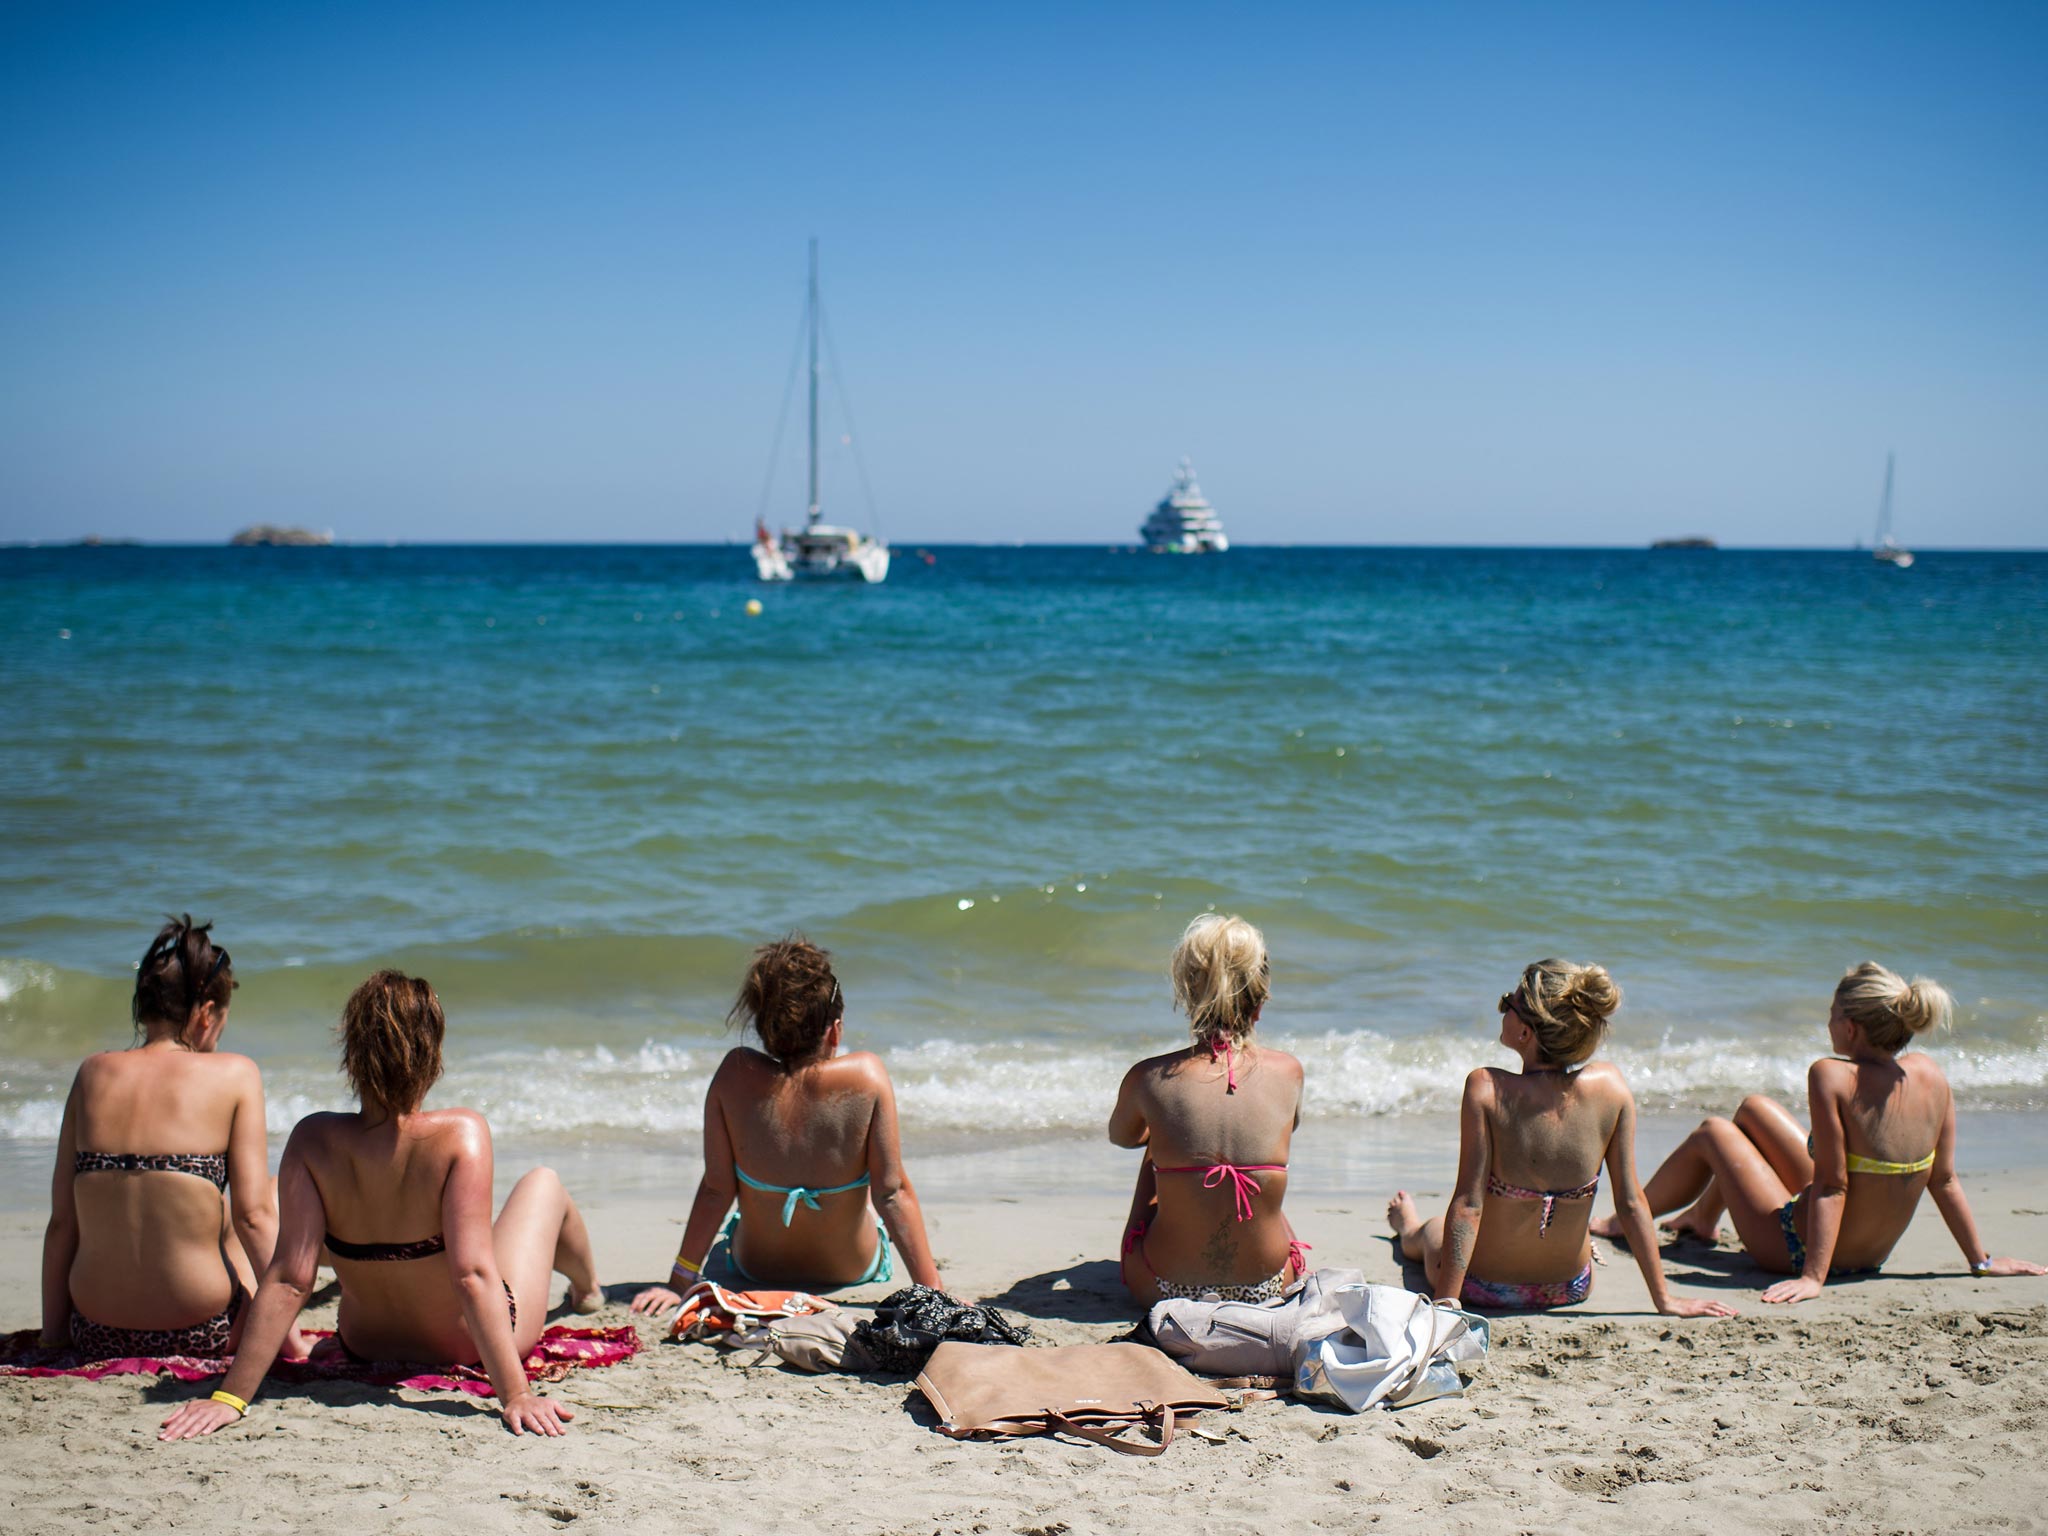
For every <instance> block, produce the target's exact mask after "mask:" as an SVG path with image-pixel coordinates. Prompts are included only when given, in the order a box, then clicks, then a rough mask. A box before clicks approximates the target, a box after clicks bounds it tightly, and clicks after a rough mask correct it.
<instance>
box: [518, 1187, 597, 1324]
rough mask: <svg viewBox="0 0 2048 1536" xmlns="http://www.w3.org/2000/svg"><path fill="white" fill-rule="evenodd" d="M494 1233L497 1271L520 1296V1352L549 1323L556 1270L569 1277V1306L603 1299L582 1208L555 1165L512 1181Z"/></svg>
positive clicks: (592, 1305)
mask: <svg viewBox="0 0 2048 1536" xmlns="http://www.w3.org/2000/svg"><path fill="white" fill-rule="evenodd" d="M491 1236H492V1239H493V1246H494V1247H495V1248H496V1249H497V1254H498V1271H499V1273H500V1274H502V1275H503V1276H504V1278H505V1283H506V1284H507V1285H509V1286H511V1287H512V1294H513V1295H514V1296H516V1297H517V1298H518V1300H519V1326H518V1327H517V1328H515V1329H514V1330H513V1332H514V1333H515V1334H516V1335H517V1338H518V1342H519V1348H520V1352H521V1353H522V1354H523V1353H525V1351H526V1350H528V1349H530V1348H532V1347H533V1341H534V1340H535V1339H537V1338H539V1337H540V1331H541V1329H542V1328H543V1327H544V1326H545V1325H546V1322H547V1310H548V1296H549V1293H550V1292H551V1291H552V1290H553V1289H554V1287H553V1285H552V1284H551V1282H550V1278H549V1277H550V1276H551V1275H552V1274H553V1273H554V1272H556V1271H557V1270H559V1271H560V1272H561V1273H562V1274H564V1275H567V1276H568V1277H569V1304H570V1306H572V1307H574V1308H575V1309H576V1310H577V1311H579V1312H594V1311H596V1310H597V1308H598V1307H599V1306H600V1305H602V1304H603V1302H604V1293H603V1292H602V1291H600V1290H599V1289H598V1285H597V1260H596V1259H595V1258H594V1257H593V1256H592V1254H591V1251H590V1233H589V1232H588V1231H587V1230H586V1229H585V1228H584V1225H583V1213H582V1212H581V1211H579V1210H577V1209H576V1202H575V1201H574V1200H572V1199H570V1198H569V1191H568V1189H567V1188H565V1187H564V1186H563V1184H562V1181H561V1179H560V1177H558V1176H557V1175H556V1173H555V1170H554V1169H552V1168H535V1169H533V1170H532V1171H531V1172H529V1173H528V1174H526V1176H525V1177H524V1178H522V1179H520V1181H519V1182H518V1183H517V1184H514V1185H513V1186H512V1193H511V1194H509V1195H507V1196H506V1197H505V1208H504V1209H503V1210H501V1211H499V1212H498V1219H497V1220H496V1221H495V1222H493V1223H492V1224H491Z"/></svg>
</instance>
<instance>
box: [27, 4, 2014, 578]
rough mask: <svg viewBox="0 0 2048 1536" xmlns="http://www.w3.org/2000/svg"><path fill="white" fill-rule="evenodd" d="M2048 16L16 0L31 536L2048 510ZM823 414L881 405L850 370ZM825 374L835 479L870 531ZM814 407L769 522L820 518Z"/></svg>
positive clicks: (1768, 523)
mask: <svg viewBox="0 0 2048 1536" xmlns="http://www.w3.org/2000/svg"><path fill="white" fill-rule="evenodd" d="M2043 79H2048V7H2043V6H2039V5H2033V4H2013V5H2001V6H1977V5H1967V4H1947V5H1925V6H1891V5H1854V6H1824V5H1804V6H1799V7H1784V6H1714V7H1686V6H1678V5H1648V4H1623V5H1612V6H1605V5H1585V6H1532V5H1503V6H1486V5H1477V4H1469V5H1438V4H1418V5H1392V6H1387V5H1347V6H1329V7H1324V6H1308V5H1298V6H1287V5H1266V6H1260V7H1256V8H1254V7H1251V6H1204V5H1174V6H1156V7H1154V6H1113V7H1074V8H1064V7H1060V6H1048V5H1032V6H1009V7H996V6H958V5H955V6H936V7H915V6H871V5H835V6H817V7H803V6H784V7H779V8H778V7H735V6H719V7H711V6H695V5H682V6H676V5H663V6H646V7H636V6H631V5H619V6H571V5H562V6H520V5H516V4H505V5H489V6H485V5H475V6H469V5H454V4H451V5H425V6H422V5H414V4H408V5H387V4H383V3H378V0H362V3H358V4H353V5H340V4H335V5H319V6H311V5H295V4H290V3H271V4H260V5H237V4H228V3H215V4H205V5H197V4H188V5H177V4H161V3H159V4H148V5H105V4H93V3H90V0H68V3H51V4H41V3H23V0H14V3H11V4H9V5H8V6H7V7H5V8H4V9H0V209H4V210H5V212H4V214H0V219H4V224H0V538H6V539H25V538H45V539H59V538H73V537H77V536H79V535H81V534H84V533H87V532H100V533H104V534H109V535H120V534H128V535H137V536H141V537H146V538H153V539H190V540H198V541H205V542H211V541H214V540H217V539H219V538H223V537H225V536H226V535H227V534H228V533H229V532H231V531H232V530H233V529H234V528H235V527H237V526H240V525H241V524H243V523H247V522H250V521H255V520H259V519H262V520H271V521H281V522H299V523H308V524H313V525H317V526H324V527H332V528H334V529H335V530H336V531H337V533H338V534H339V535H340V536H342V537H344V538H347V539H353V540H383V539H392V538H401V539H450V540H464V539H491V540H526V539H629V540H637V539H653V540H668V539H684V540H699V539H720V538H725V537H743V536H745V534H746V533H747V532H748V530H749V528H750V526H751V522H752V518H753V515H754V512H755V510H756V508H757V507H758V506H759V505H760V504H761V500H762V492H763V485H764V482H765V481H767V480H768V477H769V473H770V467H771V466H770V448H771V443H772V441H773V437H774V431H775V423H776V418H777V413H778V410H779V408H780V406H781V403H782V396H783V385H784V380H785V378H786V377H787V371H788V368H789V363H790V357H791V348H792V344H793V342H794V340H795V338H796V333H797V330H798V322H799V319H800V315H801V307H802V285H803V267H804V242H805V240H806V238H807V237H809V236H811V235H813V234H815V235H817V236H818V237H819V238H820V240H821V241H822V242H823V247H824V260H825V290H826V307H827V313H828V316H829V318H830V321H831V328H832V332H833V337H834V341H835V343H836V351H837V354H838V356H839V358H840V360H841V361H842V362H843V365H844V367H843V378H842V379H838V380H836V381H834V382H837V383H840V384H843V385H844V390H843V394H844V396H845V398H846V399H847V400H849V401H850V404H851V408H852V419H853V420H855V421H857V422H858V424H859V426H860V428H861V431H862V436H861V443H862V445H863V456H864V458H865V461H866V464H867V468H868V471H869V474H870V477H871V480H872V483H873V488H874V494H875V500H876V505H877V507H878V508H879V513H880V521H881V526H882V529H883V531H884V532H885V533H886V534H887V535H889V536H890V537H891V538H893V539H896V540H898V541H910V540H916V541H927V542H928V541H938V540H1000V539H1012V538H1028V539H1034V540H1058V541H1079V542H1112V541H1128V540H1129V539H1130V538H1132V537H1133V534H1134V531H1135V527H1136V524H1137V522H1138V521H1139V520H1140V518H1141V517H1142V515H1143V514H1144V512H1145V510H1146V509H1147V508H1148V507H1149V505H1150V504H1151V502H1153V501H1154V500H1156V499H1157V498H1158V496H1159V495H1160V494H1161V493H1162V492H1163V491H1164V489H1165V487H1166V484H1167V481H1168V479H1169V476H1170V472H1171V469H1172V466H1173V464H1174V462H1175V461H1176V460H1177V459H1178V458H1179V457H1180V456H1181V455H1183V454H1187V455H1190V456H1191V457H1192V458H1193V459H1194V462H1195V464H1196V467H1197V469H1198V470H1199V471H1200V473H1201V476H1202V481H1203V484H1204V487H1205V488H1206V489H1207V491H1208V492H1209V494H1210V496H1211V499H1212V500H1214V501H1215V502H1216V503H1217V505H1218V507H1219V509H1220V510H1221V511H1222V513H1223V515H1224V518H1225V521H1226V525H1227V526H1228V528H1229V529H1230V531H1231V533H1232V534H1233V536H1234V537H1235V538H1237V539H1239V540H1240V541H1244V542H1297V543H1309V542H1363V543H1530V544H1546V543H1594V544H1599V543H1609V544H1635V543H1640V542H1643V541H1645V540H1648V539H1650V538H1652V537H1655V536H1658V535H1661V534H1671V533H1685V532H1693V531H1700V532H1706V533H1711V534H1714V535H1716V536H1718V537H1719V538H1720V539H1721V540H1722V541H1723V542H1724V543H1735V544H1796V545H1837V544H1847V543H1848V542H1849V541H1850V540H1852V539H1854V538H1856V537H1859V536H1860V537H1862V538H1864V539H1866V540H1867V539H1868V538H1869V536H1870V532H1871V525H1872V521H1873V517H1874V513H1875V507H1876V501H1877V495H1878V490H1879V485H1880V482H1881V478H1882V474H1883V465H1884V456H1885V453H1886V451H1887V450H1888V449H1896V451H1897V453H1898V455H1899V488H1898V500H1897V507H1898V512H1897V525H1898V531H1899V533H1900V535H1901V537H1902V538H1903V539H1904V540H1905V541H1906V542H1908V543H1911V544H1915V545H1918V546H1921V547H1929V546H1939V545H2026V546H2040V545H2044V544H2048V92H2044V91H2043V90H2042V89H2041V81H2042V80H2043ZM827 393H828V399H829V398H833V397H834V395H833V390H832V387H831V384H829V383H828V391H827ZM846 420H847V418H846V416H845V414H844V413H843V412H840V411H838V410H837V409H836V407H835V409H834V411H833V412H832V413H830V414H829V415H828V421H829V425H830V428H831V430H830V433H829V440H830V443H831V445H832V451H830V452H828V454H827V458H826V469H825V473H826V497H827V504H828V507H829V508H830V509H831V510H832V511H834V512H835V513H836V514H840V515H844V516H846V517H848V518H850V519H851V520H854V521H857V522H862V523H865V522H866V521H868V504H867V500H866V497H865V496H864V495H863V494H862V492H861V490H860V486H859V482H858V479H857V477H856V474H855V472H854V466H853V465H852V462H851V459H850V457H849V455H848V453H847V450H846V449H845V448H844V447H843V446H842V445H839V444H838V442H837V439H838V438H839V437H840V436H842V435H844V433H845V431H846ZM797 426H798V421H797V418H795V417H794V416H793V418H792V427H791V430H789V431H788V432H787V433H786V434H785V437H784V441H783V445H782V448H783V451H782V454H781V456H780V459H779V461H778V462H777V463H776V465H775V466H774V469H775V474H774V479H773V482H772V491H773V494H772V497H771V500H770V503H769V510H770V514H771V518H789V517H795V516H797V515H799V514H800V511H801V502H802V464H801V458H800V453H801V433H800V431H799V430H797Z"/></svg>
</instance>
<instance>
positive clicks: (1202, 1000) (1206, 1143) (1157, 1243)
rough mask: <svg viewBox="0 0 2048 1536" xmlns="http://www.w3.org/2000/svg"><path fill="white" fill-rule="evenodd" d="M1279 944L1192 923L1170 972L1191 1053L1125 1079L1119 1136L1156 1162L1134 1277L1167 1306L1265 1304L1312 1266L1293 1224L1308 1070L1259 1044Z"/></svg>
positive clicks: (1242, 926) (1137, 1205) (1141, 1205)
mask: <svg viewBox="0 0 2048 1536" xmlns="http://www.w3.org/2000/svg"><path fill="white" fill-rule="evenodd" d="M1269 973H1270V966H1269V964H1268V962H1267V958H1266V940H1265V938H1264V936H1263V935H1262V934H1260V932H1259V930H1258V929H1256V928H1254V927H1253V926H1252V925H1251V924H1250V923H1248V922H1246V921H1245V920H1244V919H1243V918H1241V917H1231V916H1224V915H1221V914H1218V913H1214V912H1211V913H1206V914H1204V915H1203V916H1201V917H1198V918H1196V919H1195V920H1194V921H1193V922H1191V923H1189V924H1188V926H1187V931H1186V932H1185V933H1184V934H1182V935H1181V940H1180V943H1179V945H1178V946H1176V947H1175V949H1174V952H1173V963H1172V965H1171V966H1170V967H1169V972H1168V974H1169V975H1170V977H1171V979H1172V982H1173V1001H1174V1007H1175V1008H1176V1009H1178V1010H1179V1011H1180V1012H1181V1013H1183V1014H1185V1015H1187V1020H1188V1033H1189V1035H1190V1036H1191V1037H1192V1039H1191V1040H1190V1043H1189V1044H1187V1045H1186V1046H1184V1047H1182V1048H1181V1049H1179V1050H1175V1051H1168V1052H1167V1053H1166V1054H1165V1055H1163V1056H1152V1057H1148V1058H1147V1059H1146V1060H1144V1061H1141V1062H1139V1063H1138V1064H1137V1065H1136V1066H1134V1067H1132V1068H1131V1069H1130V1071H1128V1072H1126V1073H1125V1074H1124V1080H1123V1086H1122V1087H1121V1088H1120V1089H1119V1090H1118V1091H1117V1099H1116V1108H1115V1110H1113V1111H1112V1112H1111V1114H1110V1117H1109V1139H1110V1141H1111V1142H1113V1143H1114V1144H1115V1145H1117V1146H1119V1147H1139V1148H1142V1149H1143V1150H1144V1153H1145V1156H1144V1159H1143V1161H1142V1162H1141V1163H1140V1164H1139V1167H1138V1184H1137V1189H1136V1191H1135V1193H1134V1194H1133V1196H1132V1198H1131V1214H1130V1219H1129V1220H1128V1221H1127V1222H1126V1223H1125V1226H1124V1239H1123V1275H1124V1284H1125V1285H1126V1286H1127V1287H1129V1289H1130V1292H1131V1295H1132V1296H1133V1297H1134V1298H1136V1299H1137V1300H1138V1301H1139V1302H1141V1303H1142V1304H1143V1305H1145V1306H1148V1307H1149V1306H1150V1305H1151V1304H1152V1303H1153V1302H1155V1301H1157V1300H1159V1299H1160V1298H1161V1297H1167V1296H1179V1297H1210V1298H1214V1299H1216V1300H1219V1301H1264V1300H1267V1299H1269V1298H1271V1297H1274V1296H1278V1295H1279V1294H1280V1293H1281V1292H1282V1291H1283V1290H1285V1289H1286V1287H1287V1286H1288V1284H1289V1283H1290V1282H1292V1281H1293V1280H1294V1279H1295V1278H1296V1277H1298V1276H1299V1275H1300V1274H1301V1273H1302V1271H1303V1270H1304V1269H1305V1268H1306V1263H1305V1261H1304V1260H1303V1258H1302V1254H1303V1252H1304V1251H1305V1250H1306V1249H1307V1247H1308V1244H1306V1243H1303V1242H1300V1241H1298V1240H1297V1239H1296V1238H1295V1236H1294V1229H1293V1228H1292V1227H1291V1226H1289V1225H1288V1222H1287V1218H1286V1217H1285V1216H1284V1215H1282V1214H1281V1211H1280V1203H1281V1201H1282V1200H1283V1199H1284V1198H1285V1197H1286V1194H1287V1156H1288V1150H1289V1144H1290V1143H1291V1141H1292V1139H1293V1136H1294V1128H1295V1126H1296V1125H1298V1124H1300V1122H1301V1063H1300V1062H1299V1061H1296V1060H1295V1059H1294V1058H1293V1057H1292V1056H1290V1055H1288V1054H1287V1053H1286V1052H1285V1051H1281V1050H1276V1049H1274V1048H1273V1047H1271V1046H1267V1045H1261V1044H1259V1043H1258V1041H1257V1040H1256V1039H1255V1038H1254V1033H1253V1032H1254V1030H1255V1029H1256V1028H1257V1026H1258V1022H1259V1016H1260V1013H1261V1012H1262V1011H1263V1010H1264V1008H1265V1006H1266V999H1267V997H1268V995H1269V992H1270V990H1271V985H1270V974H1269Z"/></svg>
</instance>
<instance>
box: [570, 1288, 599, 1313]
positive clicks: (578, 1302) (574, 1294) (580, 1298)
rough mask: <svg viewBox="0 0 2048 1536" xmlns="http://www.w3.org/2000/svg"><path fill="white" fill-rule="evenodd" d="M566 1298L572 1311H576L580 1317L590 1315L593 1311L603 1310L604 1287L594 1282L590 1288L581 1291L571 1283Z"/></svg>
mask: <svg viewBox="0 0 2048 1536" xmlns="http://www.w3.org/2000/svg"><path fill="white" fill-rule="evenodd" d="M566 1299H567V1301H568V1304H569V1310H570V1311H571V1312H574V1313H576V1314H577V1315H578V1316H580V1317H588V1316H589V1315H590V1314H591V1313H593V1312H597V1311H601V1310H603V1308H604V1287H603V1286H601V1285H596V1284H593V1285H592V1286H591V1287H590V1289H589V1290H587V1291H579V1290H577V1289H576V1287H575V1286H574V1285H571V1286H570V1287H569V1295H568V1297H567V1298H566Z"/></svg>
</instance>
